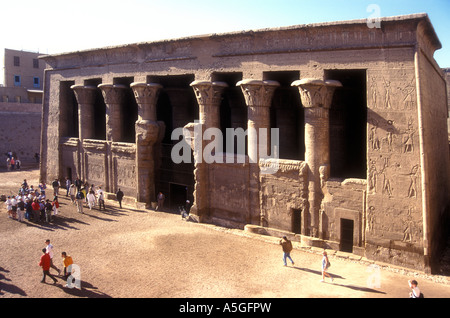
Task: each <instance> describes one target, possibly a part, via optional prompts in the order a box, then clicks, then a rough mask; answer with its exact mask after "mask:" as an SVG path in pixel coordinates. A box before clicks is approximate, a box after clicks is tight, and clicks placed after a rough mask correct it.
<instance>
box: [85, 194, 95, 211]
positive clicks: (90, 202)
mask: <svg viewBox="0 0 450 318" xmlns="http://www.w3.org/2000/svg"><path fill="white" fill-rule="evenodd" d="M86 199H87V203H88V206H89V210H92V208H93V207H94V206H95V199H96V198H95V194H94V191H92V190H91V191H89V193H88V195H87V197H86Z"/></svg>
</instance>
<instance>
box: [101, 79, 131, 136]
mask: <svg viewBox="0 0 450 318" xmlns="http://www.w3.org/2000/svg"><path fill="white" fill-rule="evenodd" d="M98 88H100V90H101V91H102V95H103V99H104V101H105V104H106V140H107V141H113V142H117V141H120V138H121V137H122V130H123V127H122V125H121V117H120V116H121V111H122V104H123V102H124V98H125V90H126V89H127V87H126V86H125V85H113V84H100V85H98Z"/></svg>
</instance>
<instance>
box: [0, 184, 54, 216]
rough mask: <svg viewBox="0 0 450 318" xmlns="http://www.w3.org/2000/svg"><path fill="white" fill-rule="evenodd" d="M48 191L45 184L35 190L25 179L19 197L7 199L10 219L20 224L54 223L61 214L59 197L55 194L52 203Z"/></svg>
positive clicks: (6, 204)
mask: <svg viewBox="0 0 450 318" xmlns="http://www.w3.org/2000/svg"><path fill="white" fill-rule="evenodd" d="M46 189H47V186H46V184H45V183H44V182H41V183H39V186H38V187H37V188H34V187H33V185H28V182H27V180H26V179H24V180H23V182H22V185H21V187H20V189H19V191H18V193H17V195H9V196H8V197H7V198H6V201H5V206H6V212H7V214H8V217H9V218H11V219H15V220H18V221H19V222H23V221H25V220H28V221H33V222H36V223H37V222H47V223H50V222H52V221H53V218H54V217H55V216H56V215H58V212H59V202H58V196H57V194H56V193H54V195H53V199H52V200H51V201H50V199H48V198H47V194H46Z"/></svg>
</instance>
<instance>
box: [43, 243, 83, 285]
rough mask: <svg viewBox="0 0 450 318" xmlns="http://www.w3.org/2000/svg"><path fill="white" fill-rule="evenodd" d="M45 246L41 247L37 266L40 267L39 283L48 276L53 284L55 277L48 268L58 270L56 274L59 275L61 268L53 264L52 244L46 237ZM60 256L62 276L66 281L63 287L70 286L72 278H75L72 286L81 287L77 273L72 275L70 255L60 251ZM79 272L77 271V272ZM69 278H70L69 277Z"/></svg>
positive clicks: (55, 280)
mask: <svg viewBox="0 0 450 318" xmlns="http://www.w3.org/2000/svg"><path fill="white" fill-rule="evenodd" d="M45 245H46V246H45V248H43V249H42V256H41V258H40V260H39V264H38V265H39V266H40V267H42V274H43V275H42V279H41V283H45V282H46V281H45V279H46V277H47V276H48V277H50V278H51V279H52V280H53V284H56V282H57V279H56V278H55V276H54V275H52V274H51V273H50V269H54V270H55V271H57V272H58V276H61V270H60V269H58V268H57V267H56V266H55V264H53V257H54V252H53V245H52V244H51V243H50V240H49V239H47V240H46V241H45ZM61 258H62V264H63V267H64V273H63V276H62V278H63V279H64V280H65V281H66V282H67V284H65V285H64V287H70V288H71V287H72V283H73V280H74V279H75V285H74V286H73V287H75V288H78V289H81V284H80V280H79V279H77V278H79V275H74V271H73V265H74V264H73V259H72V257H71V256H70V255H68V254H67V253H66V252H62V253H61ZM77 274H79V273H77ZM69 278H70V279H69Z"/></svg>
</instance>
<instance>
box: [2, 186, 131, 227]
mask: <svg viewBox="0 0 450 318" xmlns="http://www.w3.org/2000/svg"><path fill="white" fill-rule="evenodd" d="M51 186H52V188H53V194H52V196H51V197H52V199H51V200H50V199H49V198H48V197H47V192H48V191H47V185H46V184H45V182H43V181H41V182H40V183H39V185H38V187H34V186H33V185H29V184H28V182H27V180H26V179H24V180H23V182H22V185H21V186H20V189H19V191H18V193H17V194H16V195H9V196H8V197H5V199H6V201H5V206H6V211H7V214H8V217H9V218H11V219H15V220H18V221H19V222H23V221H25V220H28V221H33V222H36V223H37V222H47V223H50V222H53V219H54V218H55V216H56V215H58V213H59V201H58V196H59V192H60V189H61V182H60V181H59V180H57V179H55V180H54V181H53V182H52V183H51ZM64 187H65V189H66V196H67V197H70V200H71V202H72V204H74V205H76V206H77V211H78V212H79V213H83V206H84V205H86V207H88V208H89V209H90V210H92V209H93V208H94V207H96V206H97V207H98V209H99V210H102V209H103V210H106V207H105V193H104V191H103V189H102V187H101V186H98V187H95V186H94V185H93V184H91V185H88V184H87V183H85V182H82V181H81V180H80V179H79V178H76V180H75V181H74V182H73V183H72V181H71V180H70V179H69V178H66V179H65V185H64ZM123 197H124V193H123V192H122V191H121V190H120V189H119V191H118V192H117V193H116V198H117V200H118V201H119V204H120V207H121V208H122V198H123Z"/></svg>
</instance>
